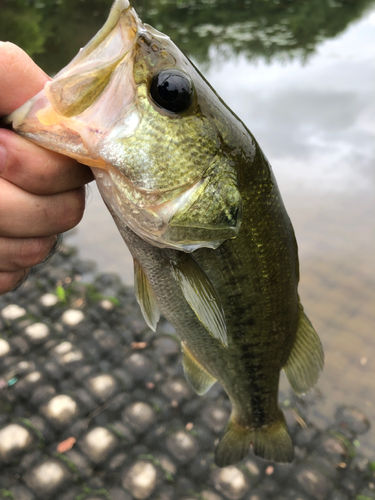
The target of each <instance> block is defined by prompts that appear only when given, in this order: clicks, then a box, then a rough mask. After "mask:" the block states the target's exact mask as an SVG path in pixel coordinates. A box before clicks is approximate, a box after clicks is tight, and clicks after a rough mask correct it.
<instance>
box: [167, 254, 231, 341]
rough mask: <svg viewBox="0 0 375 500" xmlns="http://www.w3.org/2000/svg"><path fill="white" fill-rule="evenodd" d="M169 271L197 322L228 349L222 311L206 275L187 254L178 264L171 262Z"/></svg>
mask: <svg viewBox="0 0 375 500" xmlns="http://www.w3.org/2000/svg"><path fill="white" fill-rule="evenodd" d="M171 270H172V274H173V276H174V278H175V280H176V281H177V283H178V284H179V285H180V288H181V291H182V293H183V294H184V297H185V299H186V301H187V302H188V304H189V305H190V307H191V308H192V309H193V311H194V312H195V314H196V315H197V317H198V319H199V321H200V322H201V323H202V324H203V325H204V326H205V327H206V329H207V330H208V332H209V334H210V335H212V336H213V337H214V338H215V339H217V340H218V341H219V342H220V343H221V344H222V345H223V346H224V347H228V338H227V327H226V323H225V314H224V309H223V307H222V305H221V302H220V299H219V297H218V295H217V293H216V291H215V289H214V287H213V285H212V283H211V281H210V279H209V277H208V276H207V274H206V273H205V272H204V271H203V269H201V268H200V267H199V265H198V264H197V263H196V262H195V260H194V259H193V257H191V255H187V254H183V256H181V258H180V259H179V261H178V262H171Z"/></svg>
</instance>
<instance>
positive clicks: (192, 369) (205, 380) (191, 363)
mask: <svg viewBox="0 0 375 500" xmlns="http://www.w3.org/2000/svg"><path fill="white" fill-rule="evenodd" d="M181 345H182V354H183V358H182V366H183V367H184V372H185V376H186V378H187V380H188V381H189V382H190V384H191V385H192V387H193V389H194V390H195V392H196V393H197V394H199V395H200V396H201V395H202V394H205V393H206V392H207V391H208V389H209V388H210V387H212V386H213V385H214V383H215V382H216V379H215V378H214V377H213V376H212V375H210V374H209V373H208V371H207V370H206V369H205V368H204V367H203V366H202V365H201V364H200V363H199V362H198V361H197V360H196V358H195V356H194V355H193V354H192V352H191V351H190V349H189V348H188V346H187V345H186V343H185V342H181Z"/></svg>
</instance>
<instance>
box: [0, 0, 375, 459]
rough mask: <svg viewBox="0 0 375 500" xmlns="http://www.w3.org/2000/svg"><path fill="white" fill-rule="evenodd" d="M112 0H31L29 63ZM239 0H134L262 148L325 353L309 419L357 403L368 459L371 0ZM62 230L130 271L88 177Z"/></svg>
mask: <svg viewBox="0 0 375 500" xmlns="http://www.w3.org/2000/svg"><path fill="white" fill-rule="evenodd" d="M1 3H2V2H1V0H0V5H1ZM3 3H4V5H5V7H6V8H7V9H9V8H10V5H11V4H10V2H3ZM21 3H22V2H21ZM109 3H110V2H100V1H99V0H98V1H96V2H92V5H93V7H91V8H89V7H90V5H91V4H89V2H80V3H79V4H78V3H77V4H74V5H77V7H73V4H72V5H70V4H69V2H68V1H67V2H61V3H60V7H59V6H58V5H55V3H54V2H47V1H46V2H44V7H38V8H37V7H35V5H36V4H35V5H34V4H30V5H29V7H27V8H28V9H31V8H32V6H34V7H35V8H34V11H33V12H35V15H36V14H38V15H39V16H40V19H42V20H44V19H47V18H45V17H44V16H45V11H46V9H48V8H49V9H50V11H51V16H52V17H51V18H50V21H49V23H50V24H48V22H47V21H43V22H45V26H46V29H50V30H51V31H50V33H49V35H48V36H47V35H46V36H45V39H44V42H43V43H44V44H45V45H43V43H42V42H40V43H41V44H42V45H43V47H44V49H43V50H44V52H43V51H42V52H40V53H39V54H38V50H41V49H38V50H36V51H35V53H34V55H35V58H36V60H37V62H38V63H39V64H41V65H42V66H43V67H44V68H45V69H46V70H47V71H49V72H50V73H53V72H54V71H56V70H57V69H59V68H60V67H61V66H63V65H64V64H65V63H66V62H67V61H68V60H69V59H70V58H71V57H72V56H73V55H74V52H76V51H77V49H78V48H79V46H81V45H82V44H84V43H86V41H87V40H88V38H89V36H91V35H92V34H93V33H94V32H95V31H96V30H97V29H98V28H99V27H100V26H101V24H102V22H103V19H104V18H105V15H106V11H107V6H108V4H109ZM235 3H236V7H238V8H237V9H235V8H234V6H233V3H229V2H227V3H225V2H219V1H218V2H215V1H212V2H193V1H190V2H189V1H187V2H185V3H182V2H176V3H175V4H174V3H168V2H163V3H161V2H160V5H159V3H158V2H156V1H155V2H153V3H152V4H151V3H150V2H141V0H139V1H138V6H139V9H138V10H139V11H140V12H139V13H140V15H141V17H143V18H144V20H147V21H148V22H150V24H153V25H155V26H156V27H158V28H160V29H163V31H165V32H166V33H168V34H169V35H171V37H172V38H173V39H174V40H175V41H176V42H177V43H178V44H179V45H180V46H182V47H183V48H184V49H185V50H187V51H188V53H189V54H190V56H191V57H192V58H193V60H194V61H195V62H196V64H197V65H198V66H199V67H200V68H201V70H202V72H203V73H204V74H205V76H206V77H207V79H208V80H209V81H210V83H211V84H212V85H213V86H214V88H215V89H216V90H217V91H218V93H219V94H220V95H221V96H222V98H223V99H224V100H225V101H226V102H227V104H228V105H229V107H231V108H232V109H233V110H234V111H235V112H236V113H237V114H238V115H239V116H240V117H241V119H242V120H243V121H244V122H245V123H246V125H247V126H248V127H249V129H250V130H251V131H252V132H253V134H254V135H255V137H256V138H257V140H258V142H259V143H260V145H261V147H262V149H263V150H264V152H265V153H266V155H267V157H268V159H269V160H270V163H271V165H272V166H273V169H274V172H275V175H276V178H277V180H278V183H279V187H280V190H281V193H282V195H283V198H284V201H285V204H286V207H287V209H288V212H289V215H290V217H291V219H292V221H293V224H294V227H295V231H296V235H297V240H298V243H299V249H300V263H301V285H300V293H301V297H302V301H303V303H304V305H305V308H306V310H307V312H308V315H309V317H310V318H311V320H312V321H313V323H314V326H315V328H316V329H317V331H318V332H319V334H320V337H321V339H322V341H323V344H324V348H325V353H326V364H325V370H324V373H323V374H322V376H321V378H320V381H319V383H318V389H317V390H318V392H320V393H321V394H322V398H321V401H320V402H319V404H318V405H317V407H316V410H315V415H314V418H315V419H316V421H317V423H321V422H323V421H324V422H327V420H328V421H329V420H330V419H332V415H333V413H334V411H335V408H336V407H337V405H338V404H340V403H345V404H349V405H355V406H357V407H358V408H360V409H362V410H363V411H364V413H366V415H367V416H368V417H369V419H370V420H371V422H372V424H373V426H372V429H371V430H370V432H369V433H368V434H366V436H365V437H364V438H363V439H362V440H361V442H360V444H361V451H362V452H363V453H365V454H366V455H367V456H368V457H369V458H371V459H372V460H374V449H375V426H374V423H375V397H374V396H375V342H374V326H375V286H374V285H375V263H374V257H373V253H374V243H375V222H374V216H373V214H374V212H375V182H374V181H375V175H374V172H375V169H374V158H375V146H374V144H375V143H374V133H375V119H374V116H375V99H374V97H375V95H374V94H375V92H374V87H375V86H374V82H375V66H374V64H373V61H374V60H375V6H374V4H373V3H371V2H356V3H355V6H354V7H353V9H354V10H353V11H348V10H345V9H346V7H345V4H344V7H340V6H339V4H336V6H334V4H333V3H332V4H328V3H327V2H318V1H315V2H310V3H306V2H295V4H293V3H292V2H288V5H289V6H292V7H293V9H294V10H293V9H292V10H291V9H289V8H288V9H286V8H284V7H283V3H281V4H280V6H279V7H278V8H277V6H276V7H275V3H272V4H271V2H259V1H254V2H252V3H251V4H250V3H249V2H235ZM104 4H105V5H104ZM237 4H238V5H237ZM69 5H70V7H71V10H70V12H69ZM251 5H252V6H253V7H251ZM155 6H156V7H155ZM229 7H230V8H229ZM364 7H366V9H365V10H364V11H363V8H364ZM64 8H65V10H64ZM58 9H62V10H61V11H59V10H58ZM225 9H227V10H226V11H225ZM241 9H242V10H241ZM251 9H253V10H251ZM267 9H269V11H267ZM309 9H312V11H311V12H312V13H315V14H316V15H314V16H312V14H311V13H309V12H306V10H307V11H308V10H309ZM314 9H315V10H314ZM330 9H331V10H330ZM142 10H143V13H142ZM57 14H59V15H60V16H61V17H62V18H63V16H64V15H66V16H68V15H69V16H70V21H69V24H68V27H67V28H66V29H65V30H64V29H63V28H62V27H61V26H60V25H58V26H60V27H59V29H57V31H56V32H58V34H59V36H60V35H62V34H63V35H64V36H65V37H66V40H68V38H69V40H68V42H67V43H66V45H65V46H64V49H62V48H61V45H62V42H61V40H60V41H59V43H57V42H56V41H55V42H54V41H53V37H52V36H51V32H53V29H52V28H51V26H52V27H53V26H55V24H56V22H57V21H56V19H57V17H56V16H57ZM318 14H319V15H318ZM85 15H86V16H87V22H86V23H85V25H84V26H83V27H82V29H78V25H80V23H81V25H82V16H85ZM54 16H55V17H54ZM303 16H305V17H303ZM306 17H307V20H306ZM297 21H298V22H297ZM43 22H42V21H40V22H39V25H38V24H37V23H36V24H35V25H37V26H39V28H40V26H42V27H43V26H44V25H43ZM54 23H55V24H54ZM184 23H185V24H184ZM187 23H189V26H188V25H187ZM298 23H299V24H298ZM61 24H63V23H61ZM292 28H294V29H292ZM302 28H303V29H302ZM66 30H69V31H68V32H67V33H65V31H66ZM89 32H90V34H89ZM75 33H78V38H75V39H74V40H71V38H72V35H73V34H75ZM1 36H2V27H1V21H0V38H1ZM41 36H42V35H41ZM85 37H86V38H85ZM26 38H27V37H26ZM16 41H19V40H17V38H16ZM34 42H35V40H34ZM47 42H48V43H47ZM35 43H36V42H35ZM35 43H34V45H35ZM28 44H29V45H30V43H29V41H28V40H26V42H25V46H26V47H27V48H28V49H29V50H31V52H32V51H33V50H34V49H33V48H32V47H31V49H30V47H28ZM46 45H48V46H49V47H50V51H48V50H46ZM56 47H60V48H56ZM60 56H61V57H60ZM98 228H100V230H98ZM66 241H67V242H68V243H70V244H73V245H77V246H78V247H79V249H80V252H81V255H82V257H84V258H89V259H92V260H94V261H96V262H97V263H98V267H99V269H100V271H108V272H116V273H119V274H120V275H121V277H122V278H123V280H124V281H125V282H126V283H129V284H131V283H132V280H133V269H132V261H131V257H130V255H129V252H128V251H127V249H126V247H125V245H124V243H123V242H122V239H121V238H120V236H119V234H118V232H117V229H116V228H115V225H114V223H113V222H112V219H111V217H110V216H109V214H108V213H107V211H106V209H105V207H104V205H103V203H102V201H101V199H100V197H99V195H98V192H97V189H96V187H95V186H92V187H91V195H89V201H88V205H87V210H86V213H85V216H84V219H83V221H82V222H81V224H80V226H79V227H78V228H77V229H75V230H73V231H72V232H71V233H70V234H69V235H68V236H67V238H66ZM282 384H283V385H284V384H286V383H285V380H283V382H282Z"/></svg>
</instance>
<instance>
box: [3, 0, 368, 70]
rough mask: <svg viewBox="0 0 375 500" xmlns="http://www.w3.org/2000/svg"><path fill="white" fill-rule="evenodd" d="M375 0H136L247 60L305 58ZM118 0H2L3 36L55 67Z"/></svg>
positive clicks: (201, 42) (183, 44)
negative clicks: (353, 0)
mask: <svg viewBox="0 0 375 500" xmlns="http://www.w3.org/2000/svg"><path fill="white" fill-rule="evenodd" d="M372 2H373V0H356V1H355V2H352V1H347V0H334V1H333V0H332V1H327V0H298V1H295V0H294V1H293V0H277V1H272V2H270V1H265V0H231V1H229V0H205V1H201V0H134V1H132V5H134V7H135V8H136V10H137V11H138V13H139V15H140V17H141V18H142V19H143V21H145V22H148V23H149V24H151V25H152V26H154V27H155V28H157V29H159V30H160V31H163V32H165V33H167V34H168V35H169V36H170V37H171V38H172V40H173V41H174V42H175V43H176V44H177V45H178V46H179V47H180V49H181V50H183V51H184V52H186V53H187V55H189V56H190V57H193V58H194V59H195V60H196V61H199V62H208V61H209V60H210V59H211V57H210V52H211V50H212V48H213V47H216V48H220V52H221V53H222V55H224V53H225V55H226V57H228V56H234V55H235V54H245V55H246V57H247V58H248V59H257V58H259V57H261V58H265V59H266V60H271V59H273V58H279V59H283V60H289V59H291V58H293V57H299V58H302V59H304V58H306V57H307V56H308V55H309V54H311V53H313V52H314V50H315V48H316V46H317V44H319V43H320V42H321V41H322V40H324V39H326V38H332V37H334V36H336V35H337V34H338V33H340V32H342V31H343V30H344V29H345V28H346V27H347V25H348V24H349V23H350V22H352V21H353V20H354V19H357V18H359V17H360V16H361V14H362V13H363V11H364V10H365V9H366V8H368V6H369V5H371V3H372ZM111 3H112V0H80V1H79V2H77V1H75V0H0V8H1V17H0V39H8V40H10V41H13V42H14V43H16V44H18V45H20V46H21V47H23V48H24V49H25V50H26V51H27V52H28V53H29V54H30V55H32V56H34V57H35V60H36V61H37V62H38V64H39V65H40V66H42V67H43V69H44V70H45V71H46V72H47V73H49V74H52V73H56V72H57V71H58V70H60V69H61V67H62V66H65V64H66V63H68V62H69V61H70V60H71V59H72V58H73V56H74V55H75V54H76V52H77V47H80V46H83V45H84V44H86V43H87V40H88V39H89V38H91V36H93V35H94V34H95V33H96V32H97V31H98V30H99V28H101V26H102V25H103V22H104V20H105V19H106V16H107V13H108V10H109V7H110V5H111Z"/></svg>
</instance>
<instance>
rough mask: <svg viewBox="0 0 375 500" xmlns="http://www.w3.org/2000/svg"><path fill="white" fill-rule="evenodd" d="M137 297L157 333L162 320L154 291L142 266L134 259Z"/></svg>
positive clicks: (150, 325) (144, 313)
mask: <svg viewBox="0 0 375 500" xmlns="http://www.w3.org/2000/svg"><path fill="white" fill-rule="evenodd" d="M134 288H135V296H136V298H137V301H138V304H139V305H140V307H141V311H142V314H143V317H144V318H145V321H146V323H147V325H148V326H149V327H150V328H151V330H153V331H155V330H156V326H157V324H158V321H159V318H160V311H159V307H158V304H157V301H156V297H155V294H154V291H153V290H152V288H151V285H150V283H149V281H148V279H147V276H146V275H145V273H144V271H143V269H142V267H141V266H140V264H139V263H138V262H137V261H136V260H135V259H134Z"/></svg>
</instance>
